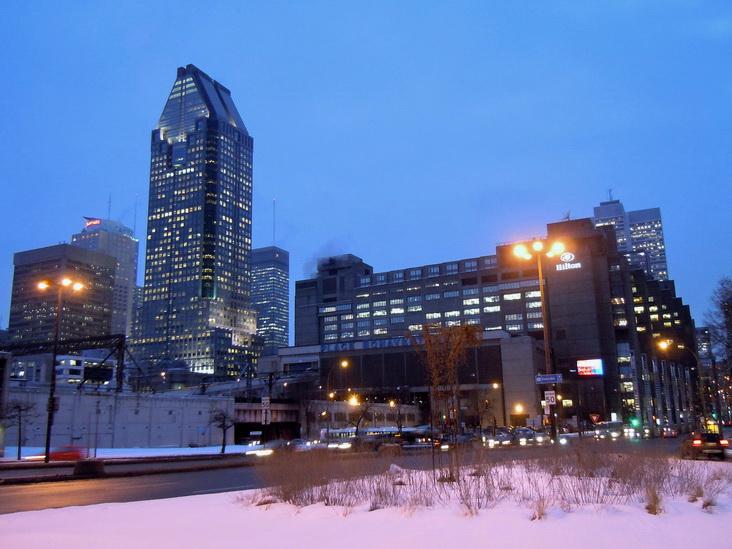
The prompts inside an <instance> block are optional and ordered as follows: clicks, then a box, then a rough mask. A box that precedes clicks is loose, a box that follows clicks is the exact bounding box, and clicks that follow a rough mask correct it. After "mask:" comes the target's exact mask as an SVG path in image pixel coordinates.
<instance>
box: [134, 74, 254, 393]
mask: <svg viewBox="0 0 732 549" xmlns="http://www.w3.org/2000/svg"><path fill="white" fill-rule="evenodd" d="M253 143H254V142H253V139H252V137H251V136H250V135H249V133H248V132H247V129H246V127H245V126H244V122H243V121H242V119H241V117H240V116H239V112H238V111H237V109H236V106H235V105H234V102H233V101H232V98H231V93H230V92H229V90H228V89H226V88H225V87H224V86H222V85H221V84H220V83H218V82H216V81H214V80H213V79H212V78H211V77H209V76H208V75H207V74H205V73H204V72H203V71H201V70H200V69H198V68H197V67H195V66H193V65H188V66H186V67H185V68H183V67H181V68H179V69H178V74H177V77H176V80H175V83H174V84H173V89H172V90H171V92H170V94H169V96H168V100H167V102H166V103H165V107H164V109H163V112H162V114H161V116H160V119H159V121H158V123H157V125H156V127H155V129H154V130H153V131H152V138H151V160H150V195H149V202H148V218H147V250H146V256H145V280H144V290H143V305H142V315H141V316H142V317H141V337H140V339H139V340H138V342H137V343H138V345H137V353H138V355H139V356H140V358H142V359H143V360H146V361H147V362H148V363H149V364H156V363H159V362H160V361H175V362H177V363H180V362H184V363H185V364H186V366H187V367H188V369H189V370H190V371H191V372H197V373H201V374H207V375H210V376H211V377H212V378H214V379H221V378H225V377H236V376H238V375H240V373H241V372H242V371H245V370H247V368H248V366H249V365H251V363H252V361H253V360H255V357H254V356H253V344H252V342H253V338H254V337H255V333H256V325H255V315H254V313H253V311H252V310H251V309H250V298H249V267H248V260H249V252H250V250H251V233H252V155H253Z"/></svg>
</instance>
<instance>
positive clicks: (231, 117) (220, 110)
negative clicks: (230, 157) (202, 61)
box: [155, 65, 249, 141]
mask: <svg viewBox="0 0 732 549" xmlns="http://www.w3.org/2000/svg"><path fill="white" fill-rule="evenodd" d="M202 117H205V118H213V119H215V120H220V121H224V122H228V123H229V124H231V125H232V126H234V127H235V128H238V129H239V130H241V131H242V132H244V133H245V134H247V135H249V132H248V131H247V128H246V126H245V125H244V121H243V120H242V119H241V116H240V115H239V111H238V110H237V108H236V105H234V101H233V100H232V99H231V92H230V91H229V89H228V88H226V87H225V86H223V85H222V84H220V83H219V82H217V81H215V80H214V79H213V78H211V77H210V76H209V75H208V74H206V73H205V72H203V71H202V70H201V69H199V68H198V67H196V66H195V65H187V66H185V67H178V74H177V76H176V79H175V83H174V84H173V89H172V90H171V91H170V94H169V95H168V100H167V102H166V103H165V107H164V108H163V113H162V114H161V115H160V119H159V120H158V125H157V127H156V128H155V129H157V130H163V135H164V136H165V137H166V138H168V139H169V140H177V141H185V139H186V135H187V134H188V133H190V132H193V131H194V130H195V129H196V121H197V120H198V119H200V118H202Z"/></svg>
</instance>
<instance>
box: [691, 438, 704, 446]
mask: <svg viewBox="0 0 732 549" xmlns="http://www.w3.org/2000/svg"><path fill="white" fill-rule="evenodd" d="M692 444H693V445H694V446H701V445H702V441H701V439H699V438H695V439H694V442H692Z"/></svg>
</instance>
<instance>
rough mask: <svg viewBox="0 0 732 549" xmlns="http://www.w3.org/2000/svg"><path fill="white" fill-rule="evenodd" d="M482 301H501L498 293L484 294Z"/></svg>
mask: <svg viewBox="0 0 732 549" xmlns="http://www.w3.org/2000/svg"><path fill="white" fill-rule="evenodd" d="M483 301H485V302H486V303H498V302H500V301H501V296H499V295H486V296H483Z"/></svg>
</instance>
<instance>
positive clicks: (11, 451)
mask: <svg viewBox="0 0 732 549" xmlns="http://www.w3.org/2000/svg"><path fill="white" fill-rule="evenodd" d="M257 448H260V447H259V446H257ZM252 449H253V447H252V446H242V445H237V444H232V445H227V446H226V453H227V454H241V453H244V452H246V451H248V450H252ZM43 451H44V449H43V448H41V447H35V446H24V447H23V448H22V449H21V456H22V457H23V458H27V457H30V456H37V455H43ZM82 451H86V448H82ZM17 452H18V450H17V446H6V447H5V457H4V458H0V460H3V461H12V460H14V459H15V458H16V456H17ZM220 452H221V446H201V447H199V448H188V447H183V448H97V457H100V458H122V457H153V456H197V455H202V454H218V453H220ZM90 455H92V456H93V455H94V449H93V448H92V449H91V452H90Z"/></svg>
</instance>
